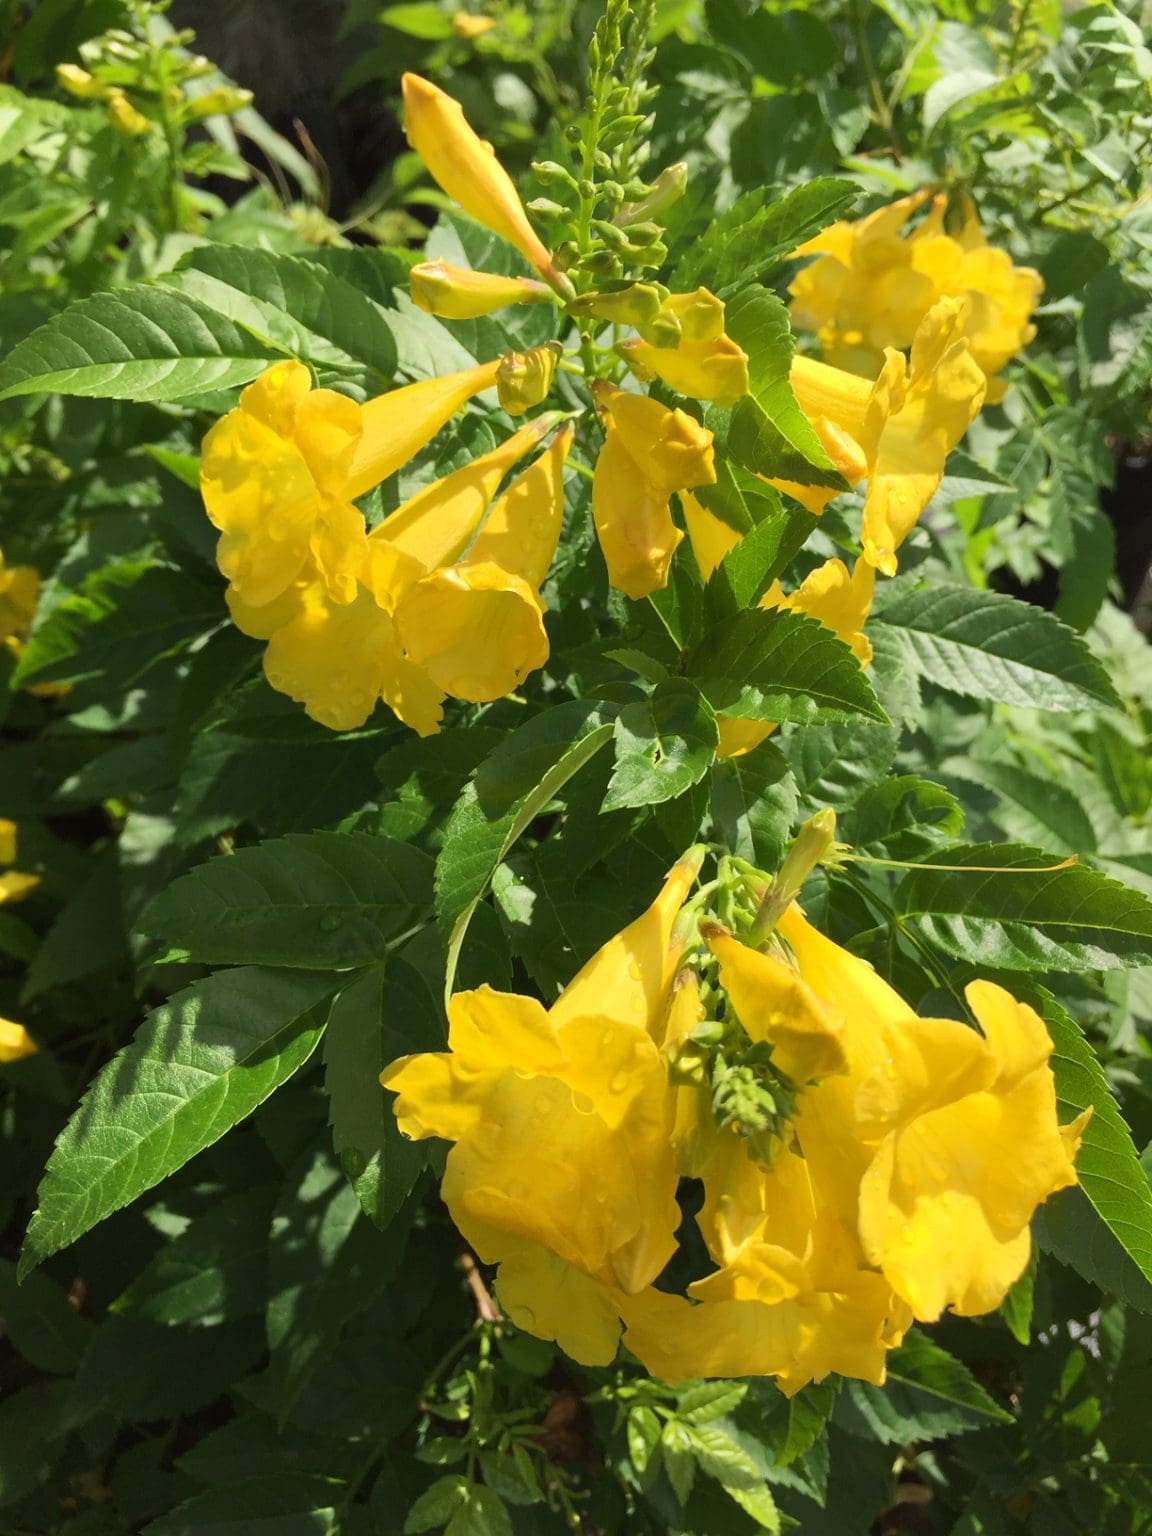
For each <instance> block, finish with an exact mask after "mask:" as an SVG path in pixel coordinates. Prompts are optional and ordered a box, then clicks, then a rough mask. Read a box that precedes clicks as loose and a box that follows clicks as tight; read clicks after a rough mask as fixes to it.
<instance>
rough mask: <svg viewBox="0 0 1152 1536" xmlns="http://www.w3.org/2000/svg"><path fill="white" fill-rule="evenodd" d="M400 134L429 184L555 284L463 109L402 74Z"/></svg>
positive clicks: (544, 254)
mask: <svg viewBox="0 0 1152 1536" xmlns="http://www.w3.org/2000/svg"><path fill="white" fill-rule="evenodd" d="M401 88H402V91H403V95H404V131H405V133H406V134H407V135H408V142H409V144H411V146H412V148H413V149H414V150H415V151H416V153H417V154H418V155H419V156H420V158H421V160H423V162H424V164H425V165H426V166H427V167H428V170H429V172H430V173H431V175H432V179H433V180H434V181H435V182H436V184H437V185H438V186H439V187H440V189H441V190H442V191H443V192H446V193H447V194H448V196H449V197H451V198H453V199H454V200H455V201H456V202H458V203H459V204H460V206H461V208H463V210H464V212H465V213H467V214H469V215H470V216H471V217H472V218H474V219H475V220H477V222H478V223H480V224H483V225H484V227H485V228H486V229H490V230H492V231H493V232H494V233H495V234H497V235H500V236H501V237H502V238H503V239H505V240H507V241H508V242H509V244H510V245H514V246H515V247H516V249H517V250H518V251H519V252H520V254H521V255H522V256H524V257H526V258H527V260H528V261H529V262H531V264H532V265H533V266H534V267H535V268H536V269H537V271H538V272H540V273H542V274H543V275H544V277H546V278H548V279H549V280H553V281H555V280H556V279H558V277H559V274H558V273H557V272H556V269H555V268H554V267H553V265H552V254H551V252H550V251H549V250H548V247H547V246H546V245H545V244H544V242H543V241H542V240H541V239H540V236H539V235H538V234H537V233H536V231H535V230H534V229H533V228H532V225H531V223H530V222H529V219H528V215H527V214H526V213H525V211H524V205H523V204H522V203H521V201H520V194H519V193H518V192H517V191H516V187H515V184H514V183H513V181H512V178H511V177H510V176H509V174H508V172H507V171H506V170H505V169H504V167H503V166H502V165H501V164H500V162H499V160H497V158H496V152H495V150H494V149H493V148H492V146H491V144H489V143H488V142H487V141H486V140H484V139H482V138H480V137H479V135H478V134H477V133H476V132H475V130H474V129H473V128H471V127H470V126H469V124H468V121H467V119H466V118H465V116H464V108H463V107H462V106H461V105H460V103H459V102H458V101H454V100H453V98H452V97H451V96H448V95H447V94H446V93H445V92H444V91H442V90H440V88H439V87H438V86H435V85H433V84H432V82H431V81H430V80H424V79H422V78H421V77H420V76H419V75H414V74H406V75H404V77H403V79H402V80H401Z"/></svg>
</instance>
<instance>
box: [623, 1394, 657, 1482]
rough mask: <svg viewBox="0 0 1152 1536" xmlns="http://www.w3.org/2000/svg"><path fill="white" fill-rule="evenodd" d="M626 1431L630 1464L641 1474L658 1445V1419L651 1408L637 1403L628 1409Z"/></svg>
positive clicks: (646, 1468) (645, 1469) (646, 1467)
mask: <svg viewBox="0 0 1152 1536" xmlns="http://www.w3.org/2000/svg"><path fill="white" fill-rule="evenodd" d="M627 1432H628V1455H629V1457H630V1458H631V1461H632V1465H633V1466H634V1467H635V1468H636V1470H637V1472H639V1473H640V1475H641V1476H643V1475H644V1473H645V1472H646V1471H647V1470H648V1465H649V1463H650V1462H651V1460H652V1457H653V1455H654V1454H655V1452H656V1450H657V1448H658V1447H659V1445H660V1420H659V1419H658V1418H657V1417H656V1415H655V1413H653V1411H652V1409H651V1408H648V1407H646V1406H645V1405H644V1404H643V1403H637V1405H636V1406H635V1407H634V1408H632V1409H630V1410H629V1413H628V1425H627Z"/></svg>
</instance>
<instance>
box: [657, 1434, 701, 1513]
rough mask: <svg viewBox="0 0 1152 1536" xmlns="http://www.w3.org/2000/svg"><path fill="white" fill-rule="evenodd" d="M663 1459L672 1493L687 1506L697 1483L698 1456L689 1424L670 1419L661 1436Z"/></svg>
mask: <svg viewBox="0 0 1152 1536" xmlns="http://www.w3.org/2000/svg"><path fill="white" fill-rule="evenodd" d="M660 1450H661V1457H662V1460H663V1463H664V1470H665V1472H667V1474H668V1481H669V1482H670V1483H671V1484H672V1491H673V1493H674V1494H675V1495H676V1497H677V1498H678V1499H679V1500H680V1503H681V1504H687V1502H688V1500H689V1498H690V1497H691V1496H692V1485H693V1483H694V1482H695V1481H696V1456H695V1447H694V1446H693V1443H692V1436H691V1432H690V1430H689V1428H688V1425H687V1424H681V1423H679V1422H678V1421H677V1420H676V1419H669V1420H668V1421H667V1422H666V1423H665V1425H664V1429H663V1433H662V1434H661V1436H660Z"/></svg>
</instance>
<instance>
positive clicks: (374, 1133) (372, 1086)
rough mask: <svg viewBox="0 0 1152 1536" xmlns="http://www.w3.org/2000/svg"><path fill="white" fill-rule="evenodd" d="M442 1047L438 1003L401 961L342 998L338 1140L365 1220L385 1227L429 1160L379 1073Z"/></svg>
mask: <svg viewBox="0 0 1152 1536" xmlns="http://www.w3.org/2000/svg"><path fill="white" fill-rule="evenodd" d="M442 1045H443V1029H442V1021H441V1019H440V1017H439V1011H438V1008H437V1004H436V1001H435V999H434V998H433V997H432V996H431V994H430V993H429V991H428V988H427V986H426V985H425V983H424V980H423V978H422V977H421V976H420V974H419V973H418V972H417V971H415V970H413V969H412V967H411V966H409V965H406V964H405V963H404V961H402V960H394V961H393V962H391V964H390V965H389V967H388V969H387V971H384V970H382V969H381V968H379V967H373V968H372V969H371V970H370V971H368V972H367V973H366V974H365V975H363V976H361V977H358V978H357V979H356V980H355V981H354V982H353V983H352V984H351V986H349V987H346V988H345V989H344V991H343V992H341V994H340V996H339V997H338V998H337V1000H336V1002H335V1004H334V1005H333V1008H332V1016H331V1018H330V1019H329V1021H328V1030H327V1033H326V1035H325V1038H324V1065H325V1078H324V1084H325V1088H326V1089H327V1092H328V1104H329V1120H330V1122H331V1125H332V1141H333V1145H334V1147H335V1150H336V1155H337V1157H338V1158H339V1159H340V1166H341V1167H342V1168H343V1170H344V1173H345V1174H346V1176H347V1177H348V1178H349V1179H350V1180H351V1182H352V1187H353V1189H354V1190H355V1191H356V1195H357V1198H358V1199H359V1201H360V1204H361V1206H362V1207H363V1209H364V1212H365V1214H366V1215H367V1216H368V1217H369V1218H370V1219H371V1220H372V1221H374V1222H375V1223H376V1225H377V1226H378V1227H386V1226H387V1225H388V1223H389V1222H390V1221H391V1219H392V1217H393V1216H394V1215H395V1214H396V1212H397V1211H398V1210H399V1209H400V1207H401V1205H402V1204H403V1203H404V1201H405V1200H406V1199H407V1197H408V1193H409V1191H410V1190H411V1188H412V1186H413V1184H414V1183H415V1182H416V1180H417V1179H418V1178H419V1176H420V1173H421V1171H422V1170H423V1168H424V1167H425V1165H426V1163H427V1161H428V1146H427V1144H426V1143H425V1142H419V1141H410V1140H409V1139H408V1138H407V1137H404V1136H401V1134H400V1132H399V1130H398V1129H397V1126H396V1116H395V1115H394V1114H393V1112H392V1104H393V1097H392V1095H391V1094H389V1093H386V1092H385V1090H384V1089H383V1088H382V1087H381V1086H380V1073H381V1072H382V1071H383V1070H384V1068H385V1067H386V1066H387V1065H388V1064H389V1062H392V1061H394V1060H395V1059H396V1057H397V1056H404V1055H408V1054H411V1053H415V1052H418V1051H435V1050H438V1049H440V1048H441V1047H442Z"/></svg>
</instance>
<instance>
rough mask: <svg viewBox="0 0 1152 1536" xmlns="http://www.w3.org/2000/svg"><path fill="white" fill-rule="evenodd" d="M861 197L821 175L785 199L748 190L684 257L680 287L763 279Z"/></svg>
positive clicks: (846, 184)
mask: <svg viewBox="0 0 1152 1536" xmlns="http://www.w3.org/2000/svg"><path fill="white" fill-rule="evenodd" d="M791 14H792V15H796V14H797V13H796V12H795V11H793V12H792V13H791ZM858 196H859V190H858V188H856V187H855V186H854V185H853V184H852V183H851V182H850V181H838V180H836V179H834V178H833V177H830V176H818V177H816V178H815V179H814V180H813V181H809V182H806V183H804V185H802V186H799V187H795V188H793V189H792V191H790V192H787V193H786V194H785V195H784V196H783V197H775V196H774V195H773V189H771V188H768V189H761V188H759V187H757V188H755V189H754V190H753V191H751V192H746V193H745V194H744V196H743V197H739V198H737V199H736V201H735V202H734V203H733V204H732V206H731V208H729V209H727V210H726V211H725V212H724V213H722V214H720V216H719V217H718V218H715V219H713V220H712V222H711V224H710V225H709V228H708V230H707V232H706V233H705V234H704V236H703V237H702V238H700V239H698V240H696V241H695V242H694V243H693V245H692V247H691V248H690V249H689V250H688V251H687V253H686V254H685V255H684V256H683V257H682V258H681V259H680V262H679V264H678V266H677V268H676V282H675V286H676V288H677V289H686V288H694V287H696V286H698V285H699V284H700V283H703V284H705V285H706V286H707V287H709V288H713V289H716V290H718V291H720V292H723V291H724V290H726V289H731V288H733V287H736V286H737V285H739V286H741V287H742V286H743V285H744V284H745V283H749V282H760V281H763V279H764V278H765V277H766V276H767V275H768V274H769V273H770V272H771V270H772V269H773V268H774V267H776V266H778V265H779V263H780V262H781V261H782V260H783V259H784V258H785V257H787V256H789V255H790V254H791V253H792V251H794V250H795V249H796V247H797V246H798V245H803V243H804V242H805V241H806V240H810V239H811V238H812V236H813V235H816V234H819V232H820V231H821V230H822V229H823V228H825V226H826V225H828V224H831V223H832V221H833V220H834V219H838V218H840V216H841V215H842V214H844V213H846V212H847V210H848V209H849V208H850V207H851V206H852V204H853V203H854V202H855V201H856V198H857V197H858Z"/></svg>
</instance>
